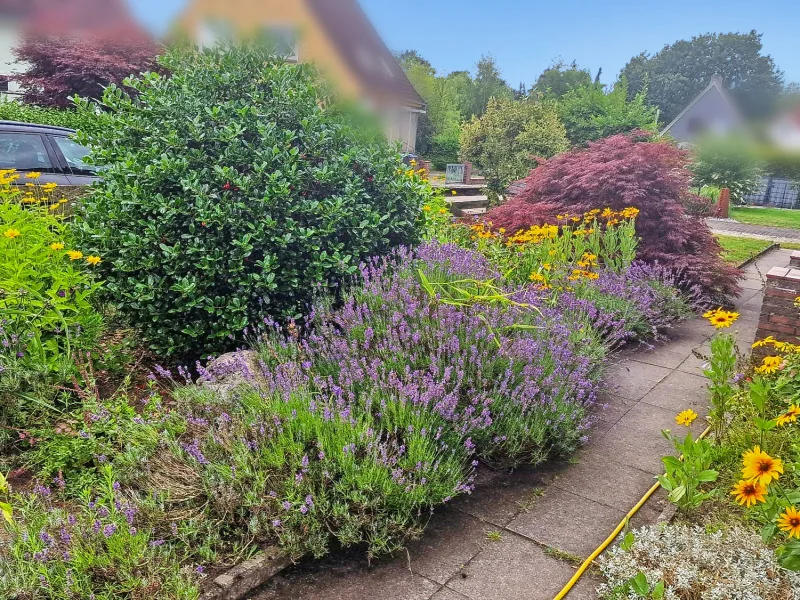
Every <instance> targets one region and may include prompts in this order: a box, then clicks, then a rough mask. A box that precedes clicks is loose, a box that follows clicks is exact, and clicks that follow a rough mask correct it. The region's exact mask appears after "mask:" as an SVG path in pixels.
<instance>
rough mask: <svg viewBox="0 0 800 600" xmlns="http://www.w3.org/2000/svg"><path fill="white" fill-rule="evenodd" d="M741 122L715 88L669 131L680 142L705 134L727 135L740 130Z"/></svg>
mask: <svg viewBox="0 0 800 600" xmlns="http://www.w3.org/2000/svg"><path fill="white" fill-rule="evenodd" d="M740 125H741V120H740V119H739V116H738V115H737V114H736V112H735V111H734V110H733V108H732V107H731V106H730V104H729V103H728V102H727V101H726V100H725V98H723V96H722V94H720V92H719V91H718V90H717V89H716V88H713V89H711V90H709V92H708V93H707V94H705V95H704V96H703V97H702V98H700V99H699V100H698V101H697V102H696V103H695V104H694V105H693V106H692V107H691V108H690V109H689V110H688V111H687V112H686V114H684V115H683V116H682V117H681V118H680V119H679V120H678V121H677V122H676V123H675V124H674V125H673V126H672V128H671V129H670V130H669V135H671V136H672V137H674V138H675V139H676V140H677V141H679V142H691V141H693V140H694V139H695V138H697V137H698V136H700V135H703V134H715V135H726V134H729V133H734V132H735V131H737V130H738V129H739V127H740Z"/></svg>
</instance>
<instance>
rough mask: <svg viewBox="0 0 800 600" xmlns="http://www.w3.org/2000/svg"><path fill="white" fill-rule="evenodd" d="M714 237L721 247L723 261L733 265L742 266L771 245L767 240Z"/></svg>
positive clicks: (730, 236)
mask: <svg viewBox="0 0 800 600" xmlns="http://www.w3.org/2000/svg"><path fill="white" fill-rule="evenodd" d="M716 237H717V240H718V241H719V243H720V244H721V245H722V250H723V253H722V257H723V258H724V259H725V262H729V263H731V264H734V265H740V264H742V263H743V262H745V261H746V260H748V259H750V258H753V257H754V256H755V255H756V254H758V253H759V252H762V251H764V250H766V249H767V248H769V247H770V246H771V245H772V244H773V242H770V241H769V240H758V239H754V238H746V237H734V236H732V235H718V236H716Z"/></svg>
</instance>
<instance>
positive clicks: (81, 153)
mask: <svg viewBox="0 0 800 600" xmlns="http://www.w3.org/2000/svg"><path fill="white" fill-rule="evenodd" d="M53 140H54V141H55V143H56V145H57V146H58V148H59V149H60V150H61V152H62V153H63V154H64V158H66V159H67V166H69V170H70V171H72V174H73V175H96V174H97V172H98V169H97V167H95V166H94V165H89V164H86V163H85V162H83V159H84V158H86V156H87V155H88V154H89V150H88V148H86V147H84V146H81V145H80V144H79V143H78V142H76V141H74V140H71V139H70V138H68V137H64V136H55V137H54V138H53Z"/></svg>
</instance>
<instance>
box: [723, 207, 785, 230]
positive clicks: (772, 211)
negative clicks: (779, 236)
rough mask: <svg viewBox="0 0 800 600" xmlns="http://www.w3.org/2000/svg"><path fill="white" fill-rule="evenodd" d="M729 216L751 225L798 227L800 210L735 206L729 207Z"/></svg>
mask: <svg viewBox="0 0 800 600" xmlns="http://www.w3.org/2000/svg"><path fill="white" fill-rule="evenodd" d="M731 218H733V219H736V220H737V221H739V222H740V223H750V224H751V225H769V226H771V227H787V228H789V229H800V210H788V209H785V208H752V207H745V206H735V207H732V208H731Z"/></svg>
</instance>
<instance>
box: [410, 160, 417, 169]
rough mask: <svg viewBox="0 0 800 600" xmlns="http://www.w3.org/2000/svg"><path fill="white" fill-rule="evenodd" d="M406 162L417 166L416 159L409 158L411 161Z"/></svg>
mask: <svg viewBox="0 0 800 600" xmlns="http://www.w3.org/2000/svg"><path fill="white" fill-rule="evenodd" d="M408 164H410V165H411V166H412V167H416V166H417V161H416V160H414V159H411V162H410V163H408Z"/></svg>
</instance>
